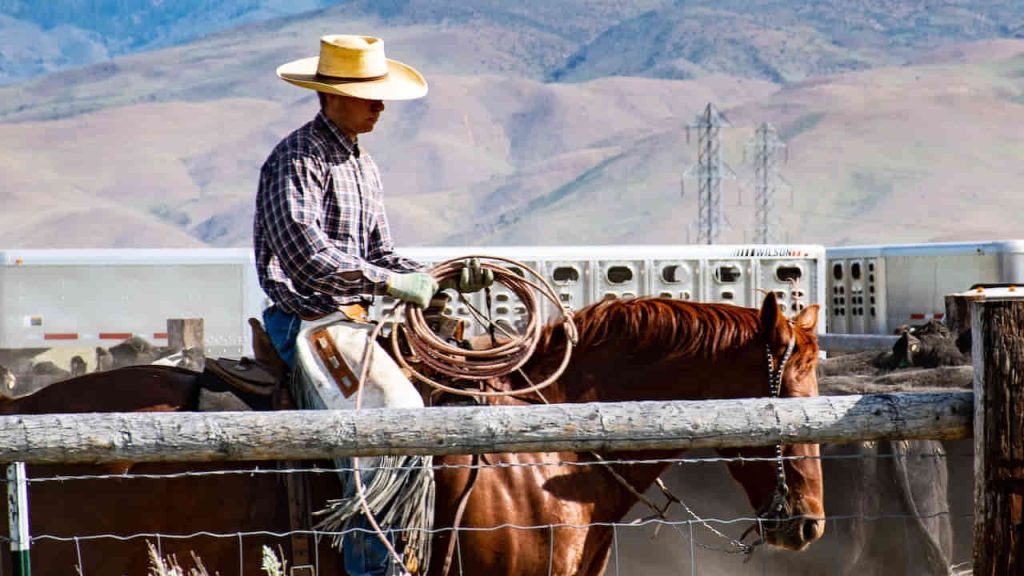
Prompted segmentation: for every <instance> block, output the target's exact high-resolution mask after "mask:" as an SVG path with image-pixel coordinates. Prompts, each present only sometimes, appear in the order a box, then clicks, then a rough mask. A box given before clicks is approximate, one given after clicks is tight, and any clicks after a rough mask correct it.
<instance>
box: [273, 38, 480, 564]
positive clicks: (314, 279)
mask: <svg viewBox="0 0 1024 576" xmlns="http://www.w3.org/2000/svg"><path fill="white" fill-rule="evenodd" d="M277 75H278V76H279V77H280V78H281V79H283V80H285V81H286V82H289V83H291V84H294V85H296V86H299V87H302V88H307V89H311V90H315V91H316V92H317V95H318V96H319V100H320V111H319V112H318V113H317V115H316V117H315V118H314V119H313V120H312V121H310V122H309V123H307V124H305V125H304V126H302V127H301V128H299V129H297V130H295V131H294V132H292V133H291V134H289V135H288V136H287V137H286V138H285V139H284V140H282V141H281V142H280V143H279V144H278V145H277V147H275V148H274V150H273V152H271V154H270V156H269V157H268V158H267V160H266V162H265V163H264V164H263V167H262V170H261V172H260V181H259V190H258V193H257V198H256V210H255V217H254V225H253V240H254V248H255V255H256V268H257V273H258V275H259V280H260V285H261V286H262V287H263V290H264V291H265V292H266V294H267V296H268V297H269V298H270V300H271V301H272V302H273V305H272V306H270V307H269V308H267V310H265V311H264V314H263V320H264V325H265V326H266V329H267V333H268V335H269V336H270V339H271V341H272V342H273V344H274V347H275V348H276V349H277V350H278V352H279V353H280V355H281V357H282V359H283V360H285V361H286V362H287V363H288V365H289V366H290V367H292V368H293V369H297V370H298V371H300V372H301V371H302V370H303V366H302V365H300V366H298V367H296V358H297V354H296V337H297V335H298V334H299V331H300V328H301V327H302V325H303V323H304V321H305V323H307V324H308V323H309V322H313V321H328V320H330V319H331V318H332V317H334V316H337V317H339V318H340V319H342V320H351V321H354V322H366V321H367V306H368V305H369V304H370V303H371V302H372V299H373V296H374V295H382V294H388V295H390V296H392V297H394V298H396V299H399V300H402V301H404V302H407V303H408V304H410V305H414V306H420V307H423V308H426V307H427V306H428V304H429V303H430V301H431V298H432V297H433V296H434V294H435V292H437V290H438V284H437V282H436V281H435V280H434V278H433V277H432V276H431V275H430V274H428V273H426V272H424V266H423V265H421V264H419V263H417V262H415V261H413V260H410V259H407V258H403V257H401V256H399V255H398V254H396V253H395V252H394V245H393V243H392V240H391V234H390V231H389V227H388V220H387V216H386V214H385V211H384V204H383V197H382V185H381V177H380V173H379V172H378V169H377V165H376V164H375V163H374V161H373V159H372V158H370V155H369V154H368V153H367V152H366V151H365V150H363V149H362V147H361V146H360V142H359V135H360V134H365V133H368V132H370V131H372V130H373V129H374V127H375V126H376V124H377V121H378V120H379V119H380V114H381V112H383V110H384V103H383V101H384V100H411V99H416V98H421V97H423V96H425V95H426V94H427V83H426V81H425V80H424V79H423V76H422V75H421V74H420V73H419V72H417V71H416V70H415V69H413V68H412V67H411V66H408V65H406V64H403V63H401V62H398V61H395V60H390V59H388V58H386V57H385V55H384V44H383V42H382V41H381V39H379V38H373V37H367V36H354V35H330V36H324V37H323V38H321V40H320V55H319V56H318V57H312V58H304V59H301V60H296V61H293V62H289V63H287V64H284V65H282V66H280V67H279V68H278V69H277ZM492 281H493V273H492V272H491V271H490V270H485V269H482V268H481V267H480V265H479V263H478V262H477V261H472V262H469V261H467V265H466V267H465V268H464V270H463V271H462V275H461V277H460V279H459V281H458V282H457V286H456V287H457V288H458V289H459V290H460V291H462V292H473V291H476V290H480V289H482V288H484V287H486V286H488V285H490V283H491V282H492ZM381 355H383V352H381ZM300 356H301V355H300ZM300 364H301V362H300ZM343 548H344V554H345V563H346V570H347V571H348V573H349V574H352V575H356V576H358V575H361V574H384V573H386V570H387V569H388V560H387V558H388V557H387V554H386V551H385V550H384V547H383V543H381V542H380V541H379V540H378V538H377V537H376V535H373V534H368V535H367V534H363V533H358V532H357V533H356V534H353V535H352V537H348V536H347V537H346V538H345V543H344V544H343Z"/></svg>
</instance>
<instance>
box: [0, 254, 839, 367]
mask: <svg viewBox="0 0 1024 576" xmlns="http://www.w3.org/2000/svg"><path fill="white" fill-rule="evenodd" d="M400 252H401V253H403V254H404V255H407V256H409V257H411V258H414V259H417V260H419V261H422V262H425V263H436V262H440V261H443V260H447V259H450V258H458V257H462V256H465V255H468V254H486V255H494V256H502V257H506V258H511V259H513V260H517V261H521V262H523V263H524V264H526V265H528V266H530V267H531V268H534V269H535V270H537V271H538V272H539V273H540V274H542V275H543V276H544V277H545V278H547V279H548V280H550V281H551V283H552V284H553V285H554V287H555V289H556V291H557V292H558V294H559V297H560V299H561V301H562V303H563V304H565V305H567V306H569V307H571V308H573V309H579V308H582V307H583V306H586V305H588V304H591V303H593V302H596V301H599V300H601V299H605V298H633V297H639V296H667V297H671V298H680V299H685V300H694V301H701V302H728V303H732V304H736V305H740V306H757V305H759V303H760V300H761V295H762V293H763V292H765V291H768V290H771V291H774V292H775V293H776V294H777V296H778V297H779V299H780V302H781V303H783V304H784V306H785V308H786V309H787V310H789V311H790V312H793V311H797V310H800V309H802V308H803V307H804V306H806V305H808V304H813V303H823V302H824V300H825V283H824V281H823V280H822V278H823V276H824V271H825V249H824V247H822V246H818V245H799V246H797V245H780V246H765V245H745V246H724V245H723V246H521V247H510V246H503V247H444V248H427V247H421V248H407V249H401V250H400ZM471 298H472V299H473V303H474V304H475V305H477V306H481V307H482V306H483V305H484V300H483V298H484V296H483V294H477V295H474V296H472V297H471ZM267 304H268V301H267V298H266V295H265V294H264V293H263V291H262V290H261V289H260V287H259V283H258V281H257V278H256V271H255V268H254V265H253V255H252V250H251V249H248V248H230V249H197V250H184V249H181V250H179V249H173V250H166V249H153V250H150V249H95V250H16V249H10V250H2V251H0V364H4V365H7V366H9V367H12V368H14V367H15V366H20V367H24V364H25V363H30V362H31V361H32V359H33V358H34V357H35V356H37V355H39V354H42V353H44V352H46V351H50V350H54V349H75V350H91V349H93V348H95V347H107V346H111V345H114V344H117V343H118V342H120V341H123V340H125V339H127V338H129V337H132V336H134V337H142V338H144V339H146V340H147V341H149V342H151V343H152V344H153V345H155V346H162V345H165V344H166V338H167V333H166V321H167V319H169V318H202V319H203V323H204V341H205V346H206V353H207V355H209V356H234V357H237V356H240V355H243V354H249V353H250V351H251V341H250V335H249V328H248V326H247V323H246V320H247V319H248V318H249V317H259V316H260V313H261V311H262V310H263V308H264V307H266V305H267ZM389 304H391V301H390V299H389V298H378V299H377V302H376V305H375V306H373V308H372V314H373V315H374V316H376V317H378V318H379V317H381V316H382V315H383V314H384V313H385V311H386V310H387V308H388V305H389ZM491 311H492V314H493V318H494V319H495V320H496V321H499V322H502V323H506V324H508V325H510V326H512V327H515V326H516V325H517V324H518V323H519V322H520V321H521V317H522V314H523V312H524V310H523V309H522V307H521V304H520V303H518V302H517V300H516V298H515V297H514V296H513V295H512V294H510V293H509V292H508V291H507V290H505V289H504V288H503V287H500V286H499V287H496V288H495V289H494V290H493V291H492V306H491ZM552 312H553V309H552V308H548V309H546V310H545V314H546V315H549V314H551V313H552ZM451 313H452V314H454V315H457V316H460V317H469V313H468V310H467V309H466V308H465V306H463V305H460V304H459V303H454V304H453V305H452V309H451ZM821 320H822V322H820V324H821V325H822V326H823V325H824V312H823V313H822V319H821Z"/></svg>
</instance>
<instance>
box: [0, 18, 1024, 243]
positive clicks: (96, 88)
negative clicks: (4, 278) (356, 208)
mask: <svg viewBox="0 0 1024 576" xmlns="http://www.w3.org/2000/svg"><path fill="white" fill-rule="evenodd" d="M427 4H429V3H427ZM344 17H345V14H344V13H342V12H338V11H331V10H328V11H326V12H324V13H323V14H321V15H320V16H318V17H317V18H314V19H308V18H295V19H291V20H284V21H277V22H274V23H269V24H256V25H251V26H249V27H246V28H242V29H239V30H236V31H233V32H230V33H224V34H221V35H218V36H214V37H211V38H208V39H206V40H203V41H200V42H197V43H193V44H189V45H185V46H179V47H175V48H170V49H166V50H162V51H158V52H151V53H146V54H137V55H133V56H128V57H125V58H121V59H117V60H114V61H112V62H109V63H106V64H101V65H97V66H94V67H89V68H82V69H78V70H74V71H68V72H63V73H59V74H55V75H52V76H48V77H43V78H40V79H38V80H34V81H30V82H25V83H21V84H17V85H14V86H10V87H6V88H3V89H0V198H3V200H4V201H5V209H4V210H3V211H0V245H4V246H24V247H70V246H75V247H87V246H97V247H98V246H120V247H128V246H139V247H141V246H162V247H170V246H185V247H187V246H200V245H218V246H226V245H246V244H248V243H249V242H250V226H251V224H250V219H251V213H252V201H253V197H254V192H255V185H256V178H257V174H258V169H259V166H260V164H261V162H262V161H263V159H264V158H265V156H266V154H267V153H268V152H269V151H270V149H271V148H272V147H273V145H274V143H275V142H276V141H277V140H278V139H280V138H281V137H282V136H284V135H285V134H287V133H288V132H289V131H290V130H292V129H294V128H296V127H298V126H299V125H300V124H302V123H303V122H305V121H307V120H308V119H309V118H311V117H312V115H313V114H314V113H315V106H316V104H315V102H316V100H315V97H314V96H313V93H311V92H307V91H303V90H300V89H298V88H294V87H291V86H289V85H287V84H285V83H283V82H281V81H280V80H278V79H277V78H276V77H275V76H274V74H273V70H274V68H275V67H276V66H277V65H278V64H280V63H282V62H284V61H286V60H289V59H291V58H297V57H301V56H305V55H308V54H309V53H312V52H314V51H315V47H316V38H317V37H318V36H319V35H320V34H321V33H325V32H328V31H336V30H337V29H338V28H339V26H342V24H341V23H342V22H343V23H344V27H345V28H347V29H360V30H366V31H367V32H369V33H375V34H380V35H381V36H383V37H384V38H386V43H387V47H388V51H389V54H390V55H391V56H392V57H396V58H399V59H402V60H405V61H408V62H410V63H413V64H415V65H417V66H418V67H420V68H421V70H423V71H424V72H425V73H426V74H427V76H428V79H429V80H430V82H431V92H430V95H429V96H428V97H427V98H426V99H424V100H421V101H416V102H406V103H393V104H389V105H388V110H387V111H386V112H385V119H384V120H383V121H382V123H381V125H380V126H379V128H378V131H377V132H375V133H374V134H372V135H369V136H368V137H366V138H365V140H366V147H367V148H368V149H369V150H370V151H371V152H372V153H373V154H374V156H375V158H376V160H377V162H378V164H380V165H381V167H382V169H383V171H384V178H385V187H386V193H387V196H388V207H389V212H390V215H391V218H392V221H393V222H392V223H393V228H394V230H395V233H396V237H397V239H398V241H399V242H400V243H402V244H456V243H458V244H503V243H525V244H560V243H564V244H567V243H572V244H578V243H591V244H598V243H655V242H677V243H678V242H686V241H688V240H693V239H695V238H696V234H695V233H694V232H693V229H692V223H693V222H694V220H695V219H696V204H697V200H696V197H695V194H694V192H695V190H696V183H695V182H690V183H688V185H687V187H686V193H685V194H683V195H682V196H681V195H680V175H681V174H682V172H683V170H684V169H685V167H686V166H688V165H690V164H692V163H693V162H694V157H695V137H694V139H693V140H691V142H689V143H687V133H686V127H687V125H688V124H689V123H690V122H691V121H692V120H693V118H694V117H695V115H696V114H697V113H698V112H699V111H700V110H701V109H702V108H703V106H704V105H705V104H706V103H707V102H714V103H715V105H716V106H717V107H718V108H719V109H720V110H722V111H723V112H724V113H725V115H726V116H727V117H728V118H729V120H730V121H731V123H732V128H730V129H727V130H725V131H723V145H724V150H725V155H726V161H727V162H728V163H729V164H730V165H731V166H732V167H733V168H734V170H735V171H736V174H737V179H736V180H735V181H733V182H727V183H726V184H725V188H724V202H723V208H724V212H725V215H726V217H727V219H728V221H729V222H728V223H729V228H728V230H727V231H726V233H725V235H724V237H723V238H722V240H723V241H727V242H742V241H744V240H747V239H749V238H750V234H751V230H752V229H753V228H754V224H753V207H752V192H751V189H752V186H751V185H750V184H748V183H747V181H748V180H749V176H750V170H749V168H748V167H747V166H745V164H744V151H745V147H746V144H747V142H748V140H749V139H750V138H751V136H752V134H753V130H754V127H755V126H756V125H757V124H758V123H760V122H765V121H768V122H772V123H774V124H775V125H776V126H777V127H778V128H779V130H780V133H781V135H782V137H783V138H784V139H785V140H786V141H787V142H788V144H789V147H790V148H789V157H788V162H787V163H786V164H784V165H783V168H782V169H783V175H784V177H785V178H786V180H787V181H788V182H789V183H790V184H791V187H792V193H791V194H790V193H788V192H787V193H783V194H780V196H779V197H778V199H777V208H778V209H777V214H778V221H779V225H778V227H777V228H776V232H777V233H776V237H777V239H779V240H789V241H793V242H796V241H800V242H816V243H825V244H843V243H863V242H880V241H884V242H896V241H927V240H953V239H964V240H966V239H980V238H993V237H1016V236H1019V235H1020V233H1019V231H1018V230H1017V227H1016V222H1015V221H1014V220H1015V218H1014V215H1015V214H1016V213H1017V212H1018V211H1019V210H1020V208H1024V200H1020V199H1019V195H1018V194H1016V193H1015V192H1016V187H1017V185H1018V184H1017V183H1018V182H1019V181H1020V180H1021V171H1022V170H1024V169H1022V168H1021V166H1022V164H1021V162H1020V161H1019V158H1020V156H1021V152H1022V144H1024V142H1022V139H1024V136H1022V135H1021V132H1020V130H1019V129H1018V128H1017V127H1018V126H1019V125H1020V124H1021V122H1022V121H1024V41H1015V40H999V41H987V42H980V43H971V44H962V45H957V46H953V47H944V48H942V49H939V50H934V51H927V52H916V53H914V57H913V60H912V62H911V63H910V64H908V65H905V66H894V67H889V68H875V69H868V70H862V71H857V72H847V73H843V74H836V75H830V76H816V77H813V78H808V79H806V80H803V81H801V82H796V83H788V84H777V83H773V82H771V81H768V80H758V79H748V78H741V77H738V76H731V75H725V74H714V73H710V72H709V71H707V70H705V71H704V72H702V73H701V75H699V76H698V77H697V78H694V79H691V80H672V79H656V78H640V77H606V78H598V79H594V80H589V81H580V82H575V83H545V82H542V81H541V80H540V78H541V77H542V76H543V75H544V74H543V66H541V65H540V64H538V62H545V61H547V60H545V59H551V58H554V56H555V55H556V54H557V52H558V50H562V49H567V46H568V44H565V43H566V42H567V40H565V38H567V35H566V32H565V31H564V30H561V31H550V32H545V31H544V30H543V29H541V28H538V27H524V28H522V29H514V28H510V27H508V26H504V25H501V23H500V22H498V21H497V20H495V19H494V18H484V17H480V18H478V19H477V20H476V21H475V22H476V24H477V27H476V28H474V29H469V28H466V27H465V26H462V25H459V26H454V25H453V26H443V25H429V26H428V25H423V24H416V23H414V22H407V23H403V21H402V19H391V20H388V21H387V22H385V20H382V19H381V17H380V16H378V15H374V14H364V15H361V16H359V19H358V20H351V19H348V20H345V19H344ZM466 18H470V16H467V17H466ZM488 26H490V28H487V27H488ZM510 30H516V31H515V32H512V31H510ZM556 32H557V33H556ZM576 33H578V34H580V35H584V36H585V35H586V34H593V33H594V31H593V30H590V31H588V30H578V31H577V32H576ZM256 38H258V41H255V40H254V39H256ZM560 42H561V43H562V44H560ZM566 54H568V53H567V52H566V53H563V56H565V55H566ZM694 136H695V135H694Z"/></svg>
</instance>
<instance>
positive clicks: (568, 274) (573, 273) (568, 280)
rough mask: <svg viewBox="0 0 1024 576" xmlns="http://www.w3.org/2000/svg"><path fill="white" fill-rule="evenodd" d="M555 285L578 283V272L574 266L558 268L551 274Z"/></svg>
mask: <svg viewBox="0 0 1024 576" xmlns="http://www.w3.org/2000/svg"><path fill="white" fill-rule="evenodd" d="M551 279H552V280H554V281H555V283H556V284H562V285H565V284H575V283H576V282H579V281H580V271H579V270H578V269H577V268H576V267H575V266H559V267H558V268H555V270H554V272H552V273H551Z"/></svg>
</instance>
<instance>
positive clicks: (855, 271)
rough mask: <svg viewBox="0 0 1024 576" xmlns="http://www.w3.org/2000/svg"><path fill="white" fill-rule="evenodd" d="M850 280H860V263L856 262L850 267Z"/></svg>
mask: <svg viewBox="0 0 1024 576" xmlns="http://www.w3.org/2000/svg"><path fill="white" fill-rule="evenodd" d="M850 278H853V279H854V280H860V262H854V263H853V264H851V265H850Z"/></svg>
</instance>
